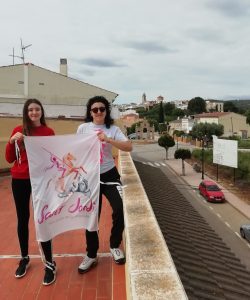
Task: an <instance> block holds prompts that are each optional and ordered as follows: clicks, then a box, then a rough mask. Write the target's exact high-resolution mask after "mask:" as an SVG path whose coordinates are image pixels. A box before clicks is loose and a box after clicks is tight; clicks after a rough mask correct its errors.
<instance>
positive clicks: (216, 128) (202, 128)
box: [191, 123, 224, 140]
mask: <svg viewBox="0 0 250 300" xmlns="http://www.w3.org/2000/svg"><path fill="white" fill-rule="evenodd" d="M223 133H224V126H223V125H221V124H216V123H211V124H210V123H199V124H195V125H194V126H193V128H192V132H191V135H192V137H194V138H197V139H199V140H203V138H204V137H205V136H206V137H207V139H208V140H212V135H216V136H221V135H222V134H223Z"/></svg>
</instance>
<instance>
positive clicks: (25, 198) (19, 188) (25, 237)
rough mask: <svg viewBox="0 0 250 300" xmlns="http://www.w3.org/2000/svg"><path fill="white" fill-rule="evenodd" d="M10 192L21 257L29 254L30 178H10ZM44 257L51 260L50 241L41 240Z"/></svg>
mask: <svg viewBox="0 0 250 300" xmlns="http://www.w3.org/2000/svg"><path fill="white" fill-rule="evenodd" d="M11 185H12V192H13V197H14V201H15V205H16V215H17V235H18V239H19V245H20V249H21V255H22V257H25V256H27V255H28V254H29V219H30V195H31V183H30V179H15V178H12V183H11ZM41 247H42V250H43V254H44V256H45V259H46V260H47V261H49V262H52V243H51V241H47V242H41Z"/></svg>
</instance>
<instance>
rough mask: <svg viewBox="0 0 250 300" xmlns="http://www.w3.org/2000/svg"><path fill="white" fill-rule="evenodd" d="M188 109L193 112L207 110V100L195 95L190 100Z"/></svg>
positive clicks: (197, 112)
mask: <svg viewBox="0 0 250 300" xmlns="http://www.w3.org/2000/svg"><path fill="white" fill-rule="evenodd" d="M188 110H189V111H190V113H192V114H200V113H203V112H205V111H206V102H205V100H204V99H202V98H201V97H195V98H193V99H191V100H190V101H189V102H188Z"/></svg>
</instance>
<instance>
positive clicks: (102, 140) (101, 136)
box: [97, 131, 109, 143]
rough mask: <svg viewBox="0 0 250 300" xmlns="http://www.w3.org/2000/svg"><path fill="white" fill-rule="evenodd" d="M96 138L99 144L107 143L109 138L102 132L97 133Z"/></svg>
mask: <svg viewBox="0 0 250 300" xmlns="http://www.w3.org/2000/svg"><path fill="white" fill-rule="evenodd" d="M97 136H98V138H99V140H100V141H101V142H106V143H109V138H108V137H107V136H106V134H105V133H104V132H103V131H99V132H98V133H97Z"/></svg>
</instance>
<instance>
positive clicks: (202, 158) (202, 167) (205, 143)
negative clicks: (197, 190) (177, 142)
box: [201, 135, 208, 180]
mask: <svg viewBox="0 0 250 300" xmlns="http://www.w3.org/2000/svg"><path fill="white" fill-rule="evenodd" d="M207 142H208V138H207V136H206V135H205V136H204V137H203V138H202V140H201V143H202V148H201V179H202V180H203V179H204V172H205V171H204V165H205V157H204V154H205V153H204V151H205V149H204V146H206V145H207Z"/></svg>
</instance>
